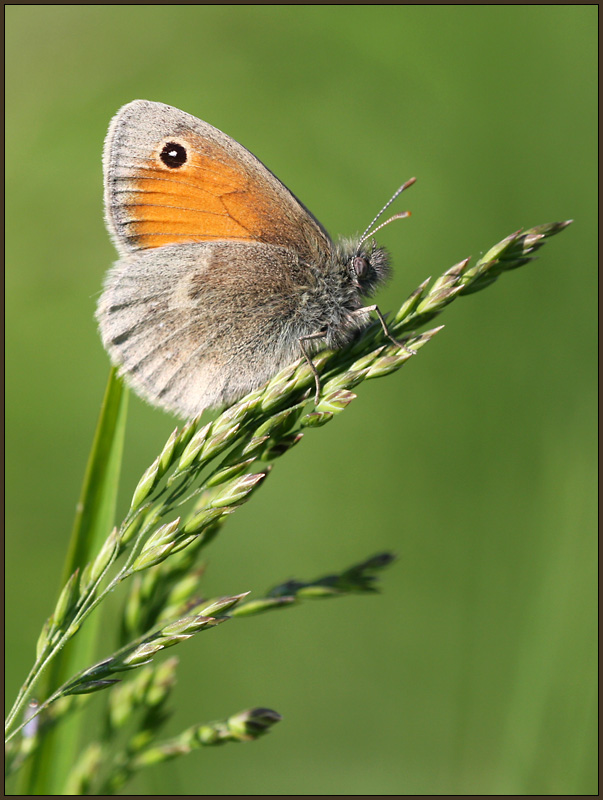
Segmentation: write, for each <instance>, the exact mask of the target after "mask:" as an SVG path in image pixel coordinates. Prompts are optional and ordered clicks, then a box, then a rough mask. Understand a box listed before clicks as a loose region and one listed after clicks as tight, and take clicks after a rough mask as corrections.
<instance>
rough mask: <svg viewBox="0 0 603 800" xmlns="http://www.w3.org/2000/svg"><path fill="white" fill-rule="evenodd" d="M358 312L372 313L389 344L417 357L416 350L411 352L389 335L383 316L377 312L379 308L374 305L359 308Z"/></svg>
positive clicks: (402, 343)
mask: <svg viewBox="0 0 603 800" xmlns="http://www.w3.org/2000/svg"><path fill="white" fill-rule="evenodd" d="M359 311H374V312H375V314H376V315H377V316H378V318H379V322H380V323H381V327H382V328H383V333H384V334H385V335H386V336H387V338H388V339H389V340H390V342H393V343H394V344H395V345H397V346H398V347H401V348H402V349H403V350H406V352H407V353H410V354H411V355H412V356H416V355H417V351H416V350H411V348H410V347H407V346H406V344H405V343H404V342H399V341H398V340H397V339H395V338H394V337H393V336H392V335H391V333H390V332H389V330H388V328H387V323H386V322H385V318H384V316H383V314H382V313H381V311H380V310H379V306H376V305H375V306H365V307H364V308H361V309H360V310H359ZM358 313H359V312H358Z"/></svg>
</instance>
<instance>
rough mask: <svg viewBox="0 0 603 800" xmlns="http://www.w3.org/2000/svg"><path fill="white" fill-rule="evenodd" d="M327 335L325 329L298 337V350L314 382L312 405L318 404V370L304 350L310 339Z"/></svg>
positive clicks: (322, 337)
mask: <svg viewBox="0 0 603 800" xmlns="http://www.w3.org/2000/svg"><path fill="white" fill-rule="evenodd" d="M326 335H327V330H326V328H325V329H324V330H322V331H316V333H309V334H308V335H307V336H300V337H299V339H298V341H299V349H300V350H301V351H302V355H303V357H304V358H305V359H306V361H307V362H308V366H309V367H310V369H311V370H312V373H313V375H314V381H315V382H316V394H315V395H314V404H315V405H317V404H318V399H319V397H320V375H319V374H318V370H317V369H316V367H315V366H314V362H313V361H312V359H311V358H310V354H309V353H308V351H307V350H306V342H307V341H308V340H310V339H324V338H325V336H326Z"/></svg>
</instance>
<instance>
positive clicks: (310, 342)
mask: <svg viewBox="0 0 603 800" xmlns="http://www.w3.org/2000/svg"><path fill="white" fill-rule="evenodd" d="M103 166H104V185H105V214H106V221H107V226H108V229H109V232H110V233H111V236H112V238H113V241H114V242H115V246H116V247H117V250H118V252H119V256H120V257H119V261H117V263H116V264H115V265H114V266H113V267H112V268H111V270H110V271H109V273H108V275H107V278H106V281H105V286H104V291H103V293H102V296H101V298H100V301H99V303H98V308H97V312H96V317H97V319H98V324H99V328H100V333H101V337H102V340H103V344H104V346H105V348H106V349H107V351H108V353H109V355H110V357H111V360H112V361H113V362H114V363H115V364H116V365H118V366H119V368H120V372H121V374H123V376H124V377H125V378H126V380H127V382H128V383H129V384H130V386H131V387H132V388H133V389H134V390H135V391H136V392H137V393H138V394H139V395H140V396H141V397H143V398H145V399H146V400H148V401H149V402H150V403H151V404H153V405H156V406H159V407H161V408H164V409H167V410H168V411H171V412H174V413H175V414H178V415H179V416H182V417H185V418H187V419H190V418H192V417H196V416H197V415H198V414H200V413H201V412H202V411H203V410H204V409H205V408H212V407H219V406H223V405H225V404H230V403H232V402H234V401H235V400H238V399H239V398H240V397H242V396H243V395H245V394H247V393H248V392H250V391H252V390H254V389H257V388H258V387H259V386H261V385H262V384H263V383H265V382H266V381H267V380H269V379H270V378H271V377H272V376H273V375H275V374H276V373H277V372H278V371H279V370H280V369H282V368H283V367H285V366H286V365H287V364H289V363H291V362H293V361H295V360H297V359H298V358H299V357H300V356H301V355H303V356H304V357H305V358H306V360H307V361H308V363H309V364H310V366H311V367H312V369H313V372H314V376H315V378H316V386H317V396H318V391H319V387H320V384H319V381H318V373H317V371H316V369H315V367H314V365H313V364H312V361H311V358H310V355H311V353H313V352H316V351H317V349H318V348H319V347H320V346H321V345H322V346H324V345H326V346H327V347H329V348H339V347H342V346H344V345H346V344H347V343H349V342H350V341H352V339H353V338H354V336H355V335H356V334H357V333H358V332H359V331H360V330H362V329H363V328H365V327H366V326H367V325H368V324H369V322H370V311H375V312H376V313H377V315H378V316H379V319H380V320H381V324H382V326H383V328H384V331H385V333H386V334H387V336H388V337H389V333H388V331H387V327H386V325H385V322H384V320H383V317H382V315H381V313H380V312H379V310H378V309H377V307H376V306H365V305H364V304H363V302H362V297H366V296H369V295H371V294H372V293H373V292H374V291H375V289H376V288H377V286H379V284H380V283H382V282H383V281H384V280H385V279H386V278H387V276H388V273H389V264H388V255H387V252H386V251H385V250H384V249H383V248H382V247H377V246H376V245H375V242H374V241H372V240H371V241H370V242H369V241H368V240H369V238H370V237H372V235H373V234H374V233H375V232H376V230H379V229H380V228H381V227H383V225H386V224H387V223H388V222H390V221H391V220H392V219H398V218H401V217H404V216H408V212H404V213H402V214H396V215H395V216H394V217H392V218H391V219H389V220H387V222H385V223H383V224H382V225H379V226H378V228H376V229H375V230H373V231H371V232H370V233H369V230H370V228H371V227H372V226H373V225H374V224H375V222H376V221H377V219H378V218H379V217H380V216H381V214H382V213H383V212H384V211H385V209H386V208H388V206H389V205H390V203H391V202H393V200H394V199H395V198H396V197H397V196H398V195H399V194H400V192H401V191H403V189H405V188H406V187H407V186H410V185H411V184H412V183H413V182H414V179H411V180H410V181H407V182H406V183H405V184H404V186H402V187H400V189H398V191H397V192H396V193H395V195H394V196H393V197H392V198H391V200H390V201H389V202H388V203H387V204H386V205H385V206H384V207H383V209H382V210H381V211H380V212H379V214H378V215H377V217H375V219H374V220H373V222H372V223H371V225H370V226H369V228H367V230H366V231H365V233H364V234H363V235H362V236H361V237H359V238H357V239H355V240H350V239H342V240H341V241H339V242H337V243H334V242H332V241H331V238H330V237H329V234H328V233H327V231H326V230H325V229H324V228H323V226H322V225H321V224H320V222H319V221H318V220H317V219H316V218H315V217H314V216H312V214H311V213H310V212H309V211H308V209H307V208H306V207H305V206H304V205H303V204H302V203H301V202H300V201H299V200H298V199H297V198H296V197H295V196H294V195H293V194H292V193H291V192H290V191H289V190H288V189H287V187H286V186H284V185H283V184H282V183H281V182H280V181H279V180H278V178H277V177H276V176H275V175H273V174H272V173H271V172H270V170H268V169H267V168H266V167H265V166H264V165H263V164H262V163H261V162H260V161H259V160H258V159H257V158H256V157H255V156H254V155H252V154H251V153H250V152H249V151H248V150H246V149H245V148H244V147H242V146H241V145H240V144H238V142H235V141H234V139H231V138H230V137H229V136H227V135H226V134H225V133H222V132H221V131H219V130H217V129H216V128H213V127H212V126H211V125H208V124H207V122H202V121H201V120H200V119H197V118H196V117H193V116H191V115H190V114H186V113H184V112H183V111H179V110H178V109H176V108H172V107H171V106H166V105H163V104H162V103H153V102H149V101H148V100H135V101H134V102H132V103H128V105H126V106H124V107H123V108H122V109H120V111H118V113H117V114H116V116H115V117H114V118H113V120H112V122H111V125H110V127H109V132H108V134H107V139H106V142H105V149H104V155H103ZM389 338H391V337H389ZM394 341H395V340H394ZM396 343H397V344H399V343H398V342H396ZM400 346H402V347H403V345H400Z"/></svg>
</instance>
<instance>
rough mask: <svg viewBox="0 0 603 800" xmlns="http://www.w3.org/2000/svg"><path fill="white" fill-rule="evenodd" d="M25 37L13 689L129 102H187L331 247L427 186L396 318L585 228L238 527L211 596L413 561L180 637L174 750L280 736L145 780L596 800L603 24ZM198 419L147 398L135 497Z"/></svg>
mask: <svg viewBox="0 0 603 800" xmlns="http://www.w3.org/2000/svg"><path fill="white" fill-rule="evenodd" d="M6 22H7V45H8V47H7V75H6V98H7V113H8V117H7V139H6V147H7V150H6V154H7V157H6V169H7V201H8V202H7V218H6V221H7V225H6V232H7V246H6V253H7V269H6V297H7V303H6V369H7V394H6V402H7V408H6V443H7V472H6V498H7V502H6V521H7V547H6V556H7V584H6V598H7V642H8V646H7V651H6V652H7V655H8V670H7V692H8V697H9V698H12V697H13V696H14V693H15V692H16V689H17V687H18V685H19V684H20V681H21V680H22V679H23V677H24V675H25V674H26V671H27V669H28V667H29V666H30V664H31V661H32V655H33V647H34V643H35V640H36V638H37V635H38V632H39V630H40V626H41V625H42V622H43V621H44V619H45V618H46V616H47V615H48V613H50V610H51V608H52V606H53V604H54V600H55V597H56V591H57V588H58V586H57V582H58V579H59V575H60V569H61V564H62V560H63V557H64V552H65V549H66V546H67V542H68V537H69V532H70V527H71V523H72V518H73V514H74V507H75V503H76V499H77V497H78V493H79V490H80V484H81V481H82V476H83V471H84V467H85V463H86V458H87V454H88V451H89V447H90V443H91V439H92V435H93V431H94V427H95V423H96V418H97V414H98V410H99V405H100V401H101V398H102V395H103V390H104V386H105V383H106V379H107V373H108V366H109V365H108V359H107V356H106V355H105V353H104V351H103V349H102V346H101V344H100V341H99V337H98V335H97V332H96V330H95V323H94V319H93V312H94V308H95V303H96V299H97V297H98V293H99V290H100V287H101V283H102V278H103V274H104V272H105V270H106V268H107V267H108V265H109V264H110V263H111V261H112V259H114V257H115V253H114V250H113V247H112V245H111V243H110V241H109V238H108V236H107V234H106V232H105V229H104V226H103V215H102V182H101V148H102V143H103V138H104V135H105V131H106V128H107V126H108V123H109V120H110V118H111V117H112V115H113V114H114V113H115V112H116V111H117V109H118V108H119V107H120V106H121V105H122V104H124V103H126V102H128V101H130V100H132V99H134V98H146V99H151V100H159V101H162V102H166V103H169V104H171V105H174V106H177V107H179V108H182V109H184V110H186V111H188V112H190V113H192V114H195V115H196V116H198V117H201V118H202V119H205V120H207V121H208V122H210V123H211V124H213V125H215V126H216V127H218V128H220V129H222V130H224V131H226V132H227V133H228V134H230V135H231V136H233V137H234V138H235V139H237V140H239V141H240V142H241V143H243V144H244V145H245V146H246V147H247V148H248V149H250V150H251V151H252V152H254V153H255V154H256V155H257V156H258V157H259V158H261V159H262V160H263V161H264V162H265V163H266V164H267V165H268V166H269V167H270V169H272V170H273V171H274V172H275V173H276V174H277V175H278V176H279V177H280V178H281V179H282V180H283V181H284V182H285V183H286V184H287V185H288V186H290V187H291V189H292V190H293V191H294V192H295V193H296V194H297V195H298V196H299V197H300V198H301V199H302V200H303V201H304V203H306V204H307V205H308V206H309V207H310V208H311V209H312V210H313V212H314V213H315V214H316V215H317V216H318V217H319V219H320V220H321V221H322V222H323V223H324V224H325V226H326V227H327V228H328V229H329V230H330V231H331V233H332V234H347V235H349V234H353V233H354V232H357V231H359V230H362V229H364V227H365V226H366V225H367V224H368V222H369V220H370V219H371V218H372V216H373V215H374V214H375V213H376V211H377V210H378V209H379V208H380V207H381V205H382V204H383V203H384V202H385V201H386V200H387V198H388V197H389V196H390V194H391V193H392V192H393V190H394V189H395V188H396V187H397V186H398V185H399V184H400V183H401V182H402V181H403V180H405V179H407V178H409V177H410V176H411V175H416V176H417V177H418V181H417V184H416V186H414V187H413V188H412V190H410V191H409V192H408V193H407V195H406V196H405V198H404V200H403V201H399V203H398V205H397V206H396V208H397V210H402V209H403V208H410V209H411V210H412V213H413V216H412V219H411V220H408V221H405V222H403V223H402V222H400V223H396V224H395V225H391V226H389V227H388V228H387V229H386V230H384V231H383V232H381V233H380V234H379V240H380V241H381V243H383V244H385V245H386V246H388V247H389V248H390V249H391V251H392V253H393V257H394V265H395V275H394V277H393V279H392V281H391V282H390V284H389V285H388V286H387V288H385V289H383V291H382V292H381V293H380V294H379V297H378V302H379V305H380V307H381V308H382V309H383V310H390V309H394V308H397V307H398V306H399V305H400V303H401V302H402V300H403V299H404V298H405V297H406V296H407V295H408V294H409V293H410V291H412V290H413V289H414V288H415V287H416V286H417V285H418V284H419V283H420V282H421V281H422V280H424V279H425V278H426V277H427V276H429V275H434V276H435V275H436V274H439V273H441V272H442V271H443V270H444V269H446V268H448V267H449V266H451V265H452V264H453V263H455V262H456V261H458V260H460V259H462V258H464V257H465V256H469V255H473V256H474V257H477V256H478V255H479V254H480V252H483V251H484V250H485V249H487V248H488V247H490V246H491V245H492V244H494V243H495V242H497V241H499V240H500V239H502V238H503V237H504V236H506V235H507V234H509V233H511V232H512V231H514V230H516V229H518V228H521V227H529V226H531V225H536V224H540V223H544V222H550V221H554V220H560V219H566V218H574V219H575V223H574V225H573V226H571V227H570V228H569V229H568V230H567V231H565V232H563V233H562V234H560V235H559V236H558V237H556V238H554V239H552V240H551V241H550V242H549V244H548V245H546V247H545V248H544V249H543V250H542V251H541V256H540V258H539V260H538V261H537V262H535V263H534V264H532V265H530V266H528V267H524V268H522V269H521V270H519V271H517V272H515V273H513V274H510V275H507V276H504V277H503V279H501V280H500V281H499V282H498V283H496V284H495V285H494V286H492V287H490V288H488V289H487V290H485V291H484V292H483V293H479V294H476V295H473V296H470V297H467V298H461V299H459V300H458V301H456V302H455V303H454V304H453V306H451V307H450V308H449V309H447V310H446V312H445V313H444V314H443V315H442V317H441V318H440V320H441V322H443V323H446V329H445V330H444V331H443V332H442V333H441V334H440V335H438V337H437V338H436V339H435V340H434V341H433V342H432V343H431V344H429V346H428V347H426V348H425V349H424V350H422V351H421V354H420V356H418V357H417V358H415V359H412V360H411V362H410V363H409V364H407V366H406V367H405V368H404V369H403V370H402V371H401V372H399V373H396V374H395V375H392V376H389V377H388V378H385V379H382V380H378V381H372V382H370V383H367V384H365V385H362V386H361V387H360V389H359V397H358V399H357V400H356V401H355V402H354V403H353V404H352V405H351V406H350V408H349V409H348V410H347V411H346V412H345V413H344V414H343V415H342V416H340V417H339V418H338V419H337V420H335V421H334V422H333V423H332V424H331V425H329V426H327V427H326V428H324V429H321V430H318V431H315V432H310V433H308V434H307V435H306V437H305V440H304V442H303V443H302V444H301V445H300V446H299V447H297V448H296V449H295V450H294V451H292V452H291V453H290V454H288V455H287V457H286V458H284V459H283V460H282V461H281V462H279V463H277V464H276V466H275V469H274V471H273V474H272V475H271V477H270V479H269V480H268V481H267V482H266V484H265V486H264V487H263V488H262V490H261V492H259V493H258V494H257V495H256V496H255V497H254V499H253V501H252V502H251V503H250V504H249V505H247V506H245V507H244V508H243V509H242V510H241V511H240V512H239V513H237V514H236V515H235V516H234V517H233V518H231V519H230V520H229V522H228V524H227V526H226V527H225V529H224V531H223V534H222V536H221V538H220V540H219V541H217V542H216V543H215V545H213V546H212V548H211V549H210V551H209V554H208V555H209V567H208V572H207V593H208V595H215V594H223V593H235V592H241V591H246V590H250V591H252V592H253V593H254V594H255V595H256V596H260V595H261V594H262V593H263V592H264V591H265V590H266V589H267V588H268V587H270V586H272V585H274V584H276V583H279V582H281V581H283V580H285V579H288V578H290V577H296V578H299V579H309V578H314V577H318V576H320V575H322V574H325V573H328V572H332V571H336V570H340V569H343V568H344V567H346V566H348V565H350V564H353V563H355V562H357V561H360V560H362V559H364V558H365V557H366V556H369V555H371V554H374V553H377V552H380V551H383V550H393V551H395V552H396V553H397V554H398V556H399V560H398V561H397V563H396V564H395V566H393V567H392V568H391V569H390V570H389V571H388V572H387V573H385V574H384V577H383V588H384V591H383V593H382V594H380V595H377V596H372V597H351V598H344V599H340V600H337V601H331V602H307V603H306V604H305V605H304V606H302V607H298V608H295V609H290V610H288V611H284V612H281V613H280V614H268V615H265V616H262V617H258V618H252V619H249V620H241V621H237V622H232V623H230V624H229V625H225V626H222V627H221V628H220V629H219V630H218V631H215V632H213V633H211V634H208V635H207V636H203V637H199V638H198V639H196V640H192V641H190V642H188V643H186V644H185V645H184V646H181V647H180V648H179V650H180V657H181V659H182V661H181V670H180V682H179V685H178V688H177V692H176V698H175V700H176V702H175V708H176V711H175V714H174V717H173V718H172V720H171V721H170V723H169V729H168V733H170V734H176V733H177V732H179V731H180V730H182V729H184V728H185V727H187V726H189V725H191V724H193V723H195V722H200V721H204V720H210V719H219V718H221V717H224V716H226V715H228V714H230V713H234V712H235V711H238V710H240V709H243V708H248V707H251V706H255V705H266V706H269V707H271V708H275V709H277V710H278V711H279V712H280V713H281V714H282V715H283V717H284V721H283V722H282V723H281V724H280V725H278V726H277V727H276V728H275V729H274V731H273V732H272V733H271V734H270V736H268V737H266V738H264V739H262V740H261V741H258V742H256V743H254V744H250V745H245V746H239V747H235V746H234V745H232V746H227V747H224V748H221V749H216V750H204V751H198V752H196V753H194V754H192V755H190V756H189V757H188V758H186V759H182V760H180V761H177V762H172V763H170V764H169V765H168V766H167V767H164V768H156V769H150V770H148V772H146V773H145V774H142V775H141V776H140V777H139V778H138V779H137V780H136V782H135V783H133V784H131V785H130V786H129V787H128V791H129V792H131V793H134V794H482V793H484V794H506V793H509V794H593V793H596V791H597V789H596V777H595V775H596V772H595V770H596V761H595V758H596V711H595V709H596V689H595V674H596V641H595V637H596V625H595V610H596V593H595V577H596V572H595V562H596V550H595V537H596V488H597V460H596V416H595V414H596V391H597V382H596V360H595V359H596V305H595V304H596V285H597V284H596V274H597V272H596V270H597V262H596V194H595V192H596V182H595V181H596V171H597V166H596V158H597V152H596V146H597V138H596V137H597V132H596V114H597V110H596V91H597V88H596V74H597V73H596V70H597V65H596V35H597V34H596V29H597V7H596V6H587V5H577V6H571V5H565V6H564V5H562V6H552V5H545V6H535V5H531V6H530V5H528V6H448V7H444V6H391V7H387V6H368V5H364V6H350V5H348V6H333V5H331V6H322V7H321V6H292V7H287V6H279V5H276V6H253V5H250V6H217V5H213V6H203V5H197V6H183V5H147V6H128V5H121V6H118V5H113V6H111V5H92V6H83V5H79V6H65V5H55V6H52V5H50V6H39V5H38V6H33V5H29V6H28V5H23V6H16V5H13V6H9V7H8V8H7V9H6ZM173 426H174V420H173V419H171V418H169V417H168V416H167V415H165V414H163V413H161V412H159V411H155V410H153V409H152V408H150V407H148V406H146V405H144V404H143V403H142V402H141V401H139V400H138V399H137V398H135V397H132V398H131V404H130V414H129V428H128V436H127V445H126V455H125V463H124V471H123V476H124V477H123V497H122V508H123V506H124V505H125V503H126V501H127V497H128V495H129V494H130V493H131V491H132V489H133V487H134V486H135V484H136V481H137V478H138V476H139V475H140V473H141V472H142V470H143V469H144V468H145V467H146V466H147V465H148V463H150V461H151V460H152V459H153V458H154V456H155V455H156V453H157V452H158V451H159V449H160V448H161V446H162V443H163V441H164V440H165V438H166V437H167V435H168V433H169V432H170V430H171V429H172V427H173ZM106 630H107V640H106V643H105V651H103V653H101V655H103V654H106V653H108V652H109V651H110V648H111V638H110V627H109V625H107V626H106ZM175 652H176V651H170V655H173V654H174V653H175ZM92 733H93V732H92Z"/></svg>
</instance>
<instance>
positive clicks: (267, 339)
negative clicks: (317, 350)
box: [96, 242, 312, 419]
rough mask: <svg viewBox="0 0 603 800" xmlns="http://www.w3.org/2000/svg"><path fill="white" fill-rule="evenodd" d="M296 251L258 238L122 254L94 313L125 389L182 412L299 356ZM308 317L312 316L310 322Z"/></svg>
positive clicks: (213, 401) (249, 386)
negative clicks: (124, 379) (122, 377)
mask: <svg viewBox="0 0 603 800" xmlns="http://www.w3.org/2000/svg"><path fill="white" fill-rule="evenodd" d="M299 269H300V265H299V262H298V261H297V258H296V256H295V254H294V253H293V252H292V251H290V250H288V249H286V248H278V247H276V246H274V245H265V244H258V243H256V242H253V243H250V242H201V243H191V244H183V245H167V246H166V247H163V248H154V249H149V250H144V251H141V252H139V253H136V254H133V255H131V256H129V257H126V258H122V259H121V260H120V261H118V262H117V264H115V265H114V266H113V267H112V269H111V270H110V271H109V273H108V275H107V278H106V281H105V289H104V292H103V294H102V297H101V298H100V301H99V304H98V309H97V312H96V316H97V319H98V321H99V328H100V332H101V337H102V340H103V344H104V346H105V348H106V350H107V352H108V353H109V354H110V356H111V359H112V361H113V362H114V363H115V364H118V365H119V367H120V372H121V374H122V375H124V376H125V378H126V379H127V381H128V383H129V385H130V386H132V388H133V389H134V390H135V391H136V392H137V393H138V394H139V395H140V396H142V397H144V398H145V399H146V400H148V401H149V402H150V403H152V404H153V405H155V406H160V407H161V408H164V409H167V410H168V411H172V412H175V413H176V414H179V415H180V416H183V417H185V418H187V419H190V418H192V417H195V416H197V415H198V414H200V413H201V412H202V411H203V409H205V408H207V407H215V406H221V405H224V404H228V403H232V402H233V401H234V400H237V399H238V398H239V397H241V396H242V395H244V394H246V393H247V392H250V391H251V390H253V389H256V388H258V387H259V386H261V385H262V384H263V383H265V382H266V381H267V380H268V379H269V378H270V377H272V375H274V374H275V373H276V372H278V371H279V370H280V369H281V368H283V367H285V366H286V365H287V364H290V363H292V362H293V361H296V360H297V359H298V358H299V357H300V350H299V337H300V336H302V335H304V334H307V333H309V332H311V330H308V329H307V328H305V327H304V321H303V320H302V319H300V317H299V314H298V313H297V302H298V296H297V290H296V283H297V282H298V281H299V280H300V278H301V276H299V275H296V271H297V270H299ZM311 325H312V322H310V326H311Z"/></svg>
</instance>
